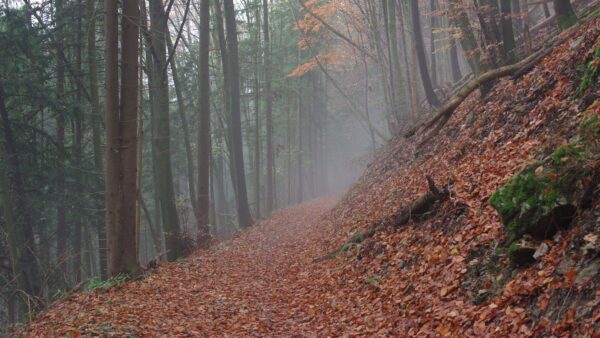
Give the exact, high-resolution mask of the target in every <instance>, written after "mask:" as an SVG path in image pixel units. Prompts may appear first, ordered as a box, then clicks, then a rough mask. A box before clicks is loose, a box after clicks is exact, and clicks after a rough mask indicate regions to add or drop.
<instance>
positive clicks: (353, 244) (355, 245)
mask: <svg viewBox="0 0 600 338" xmlns="http://www.w3.org/2000/svg"><path fill="white" fill-rule="evenodd" d="M350 249H354V251H355V252H356V253H358V252H359V251H360V249H362V245H360V244H358V243H356V242H349V243H346V244H344V245H343V246H342V247H341V248H340V251H339V253H344V252H346V251H348V250H350Z"/></svg>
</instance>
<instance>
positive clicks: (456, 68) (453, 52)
mask: <svg viewBox="0 0 600 338" xmlns="http://www.w3.org/2000/svg"><path fill="white" fill-rule="evenodd" d="M450 70H451V71H452V82H454V83H456V82H458V81H459V80H460V79H461V78H462V74H461V73H460V63H459V62H458V48H457V47H456V40H454V39H453V38H451V39H450Z"/></svg>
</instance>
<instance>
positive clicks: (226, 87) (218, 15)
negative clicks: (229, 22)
mask: <svg viewBox="0 0 600 338" xmlns="http://www.w3.org/2000/svg"><path fill="white" fill-rule="evenodd" d="M214 8H215V19H216V20H215V23H216V26H217V37H218V41H219V51H220V52H221V66H222V69H223V106H224V107H225V112H226V114H225V116H226V119H227V125H228V126H229V125H231V114H230V111H231V108H230V107H231V95H230V91H231V85H230V82H231V76H230V71H229V61H228V60H229V56H228V55H229V52H228V50H227V41H226V39H225V28H224V27H223V13H222V11H221V4H220V2H219V0H215V6H214ZM226 135H227V136H226V137H225V143H226V145H227V149H228V150H229V154H230V156H229V168H230V170H229V174H230V176H231V183H232V186H233V190H234V192H235V195H236V196H237V183H236V181H237V178H236V170H235V169H234V168H235V164H236V163H235V158H234V156H233V155H232V154H233V153H234V151H233V141H232V140H231V138H232V133H231V132H229V130H228V132H227V133H226Z"/></svg>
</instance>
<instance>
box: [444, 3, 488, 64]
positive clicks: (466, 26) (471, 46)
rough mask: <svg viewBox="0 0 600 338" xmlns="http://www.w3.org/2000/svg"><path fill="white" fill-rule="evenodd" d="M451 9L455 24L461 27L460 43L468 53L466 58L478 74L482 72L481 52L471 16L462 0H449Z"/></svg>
mask: <svg viewBox="0 0 600 338" xmlns="http://www.w3.org/2000/svg"><path fill="white" fill-rule="evenodd" d="M449 1H450V5H449V7H450V10H451V11H452V12H453V13H454V15H455V17H456V18H454V19H452V22H453V23H454V25H456V26H458V28H459V29H460V33H461V34H460V36H461V37H460V44H461V46H462V49H463V51H464V52H465V53H466V58H467V61H468V63H469V66H470V67H471V71H472V72H473V74H474V75H475V76H478V75H479V73H480V72H481V53H480V51H479V47H478V46H477V40H476V39H475V34H473V28H472V27H471V22H470V21H469V16H468V15H467V11H466V10H465V8H464V5H463V3H462V2H461V0H449Z"/></svg>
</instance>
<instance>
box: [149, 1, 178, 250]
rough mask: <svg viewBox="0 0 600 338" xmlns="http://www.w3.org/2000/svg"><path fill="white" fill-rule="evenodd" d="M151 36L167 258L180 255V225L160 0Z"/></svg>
mask: <svg viewBox="0 0 600 338" xmlns="http://www.w3.org/2000/svg"><path fill="white" fill-rule="evenodd" d="M149 5H150V36H151V39H150V40H151V41H152V51H153V58H152V61H153V62H152V67H151V68H152V71H151V74H152V77H153V80H152V82H153V86H152V88H151V91H152V96H151V100H152V104H151V108H152V109H151V111H152V155H153V157H154V162H155V166H156V172H155V175H157V177H156V183H157V192H158V197H159V199H160V214H161V217H162V224H163V227H164V231H165V244H166V249H167V260H169V261H174V260H176V259H177V258H179V257H180V256H181V247H180V244H179V242H180V225H179V217H178V214H177V207H176V206H175V190H174V187H173V172H172V168H171V144H170V143H171V132H170V116H169V84H168V76H167V66H168V65H167V55H166V35H167V34H169V33H168V29H167V19H168V18H167V13H166V12H165V9H164V7H163V2H162V1H160V0H151V1H150V2H149Z"/></svg>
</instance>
